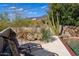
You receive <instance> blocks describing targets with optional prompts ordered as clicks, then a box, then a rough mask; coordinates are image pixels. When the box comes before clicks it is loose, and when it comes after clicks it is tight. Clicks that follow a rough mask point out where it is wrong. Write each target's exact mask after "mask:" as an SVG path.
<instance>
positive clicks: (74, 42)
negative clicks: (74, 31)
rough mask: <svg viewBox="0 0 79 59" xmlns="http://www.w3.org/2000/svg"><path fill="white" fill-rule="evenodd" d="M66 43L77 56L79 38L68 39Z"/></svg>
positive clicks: (78, 53) (78, 54)
mask: <svg viewBox="0 0 79 59" xmlns="http://www.w3.org/2000/svg"><path fill="white" fill-rule="evenodd" d="M67 44H68V45H69V47H70V48H71V49H72V50H73V51H74V52H75V54H76V55H77V56H79V40H76V39H70V40H69V41H68V42H67Z"/></svg>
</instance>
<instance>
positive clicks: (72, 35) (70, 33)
mask: <svg viewBox="0 0 79 59" xmlns="http://www.w3.org/2000/svg"><path fill="white" fill-rule="evenodd" d="M60 37H61V38H62V39H64V40H65V41H66V40H67V39H79V26H78V27H76V26H64V27H63V30H62V35H61V36H60Z"/></svg>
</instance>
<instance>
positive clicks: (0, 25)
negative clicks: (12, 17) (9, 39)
mask: <svg viewBox="0 0 79 59" xmlns="http://www.w3.org/2000/svg"><path fill="white" fill-rule="evenodd" d="M8 26H9V23H8V21H6V20H0V31H2V30H3V29H5V28H7V27H8Z"/></svg>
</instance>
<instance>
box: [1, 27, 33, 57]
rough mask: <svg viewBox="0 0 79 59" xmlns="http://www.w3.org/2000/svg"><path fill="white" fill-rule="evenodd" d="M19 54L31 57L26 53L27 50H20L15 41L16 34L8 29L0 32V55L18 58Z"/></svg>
mask: <svg viewBox="0 0 79 59" xmlns="http://www.w3.org/2000/svg"><path fill="white" fill-rule="evenodd" d="M8 34H9V35H8ZM20 54H23V55H29V56H32V55H31V54H29V53H28V52H27V49H25V48H22V49H21V46H20V45H19V43H18V41H17V39H16V33H15V32H14V31H13V30H12V29H10V28H9V29H6V30H5V31H2V32H0V55H1V56H19V55H20Z"/></svg>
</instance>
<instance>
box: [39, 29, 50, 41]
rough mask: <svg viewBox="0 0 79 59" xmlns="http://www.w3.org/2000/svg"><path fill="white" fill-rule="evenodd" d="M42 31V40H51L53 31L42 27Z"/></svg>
mask: <svg viewBox="0 0 79 59" xmlns="http://www.w3.org/2000/svg"><path fill="white" fill-rule="evenodd" d="M41 33H42V40H43V41H45V42H49V41H51V33H50V30H48V29H45V28H42V29H41Z"/></svg>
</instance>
